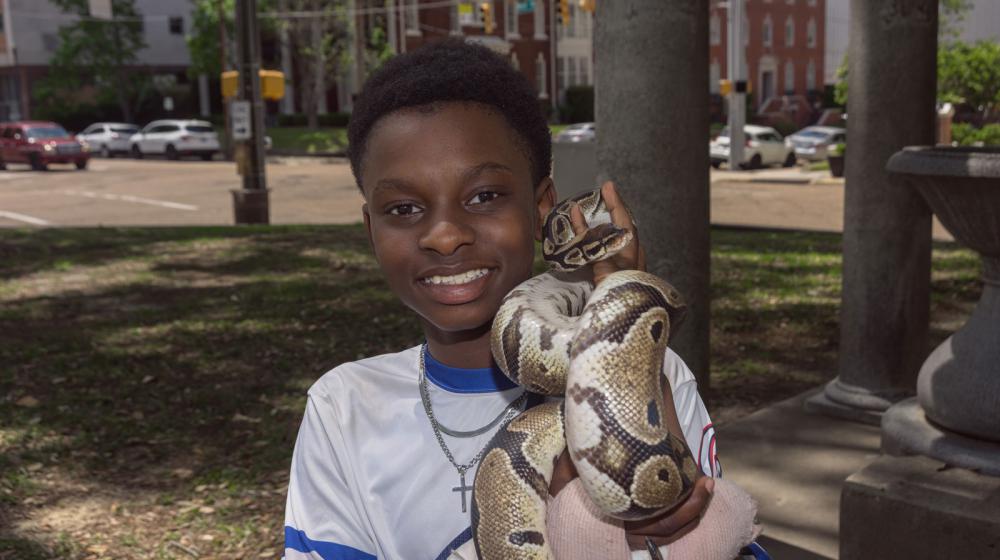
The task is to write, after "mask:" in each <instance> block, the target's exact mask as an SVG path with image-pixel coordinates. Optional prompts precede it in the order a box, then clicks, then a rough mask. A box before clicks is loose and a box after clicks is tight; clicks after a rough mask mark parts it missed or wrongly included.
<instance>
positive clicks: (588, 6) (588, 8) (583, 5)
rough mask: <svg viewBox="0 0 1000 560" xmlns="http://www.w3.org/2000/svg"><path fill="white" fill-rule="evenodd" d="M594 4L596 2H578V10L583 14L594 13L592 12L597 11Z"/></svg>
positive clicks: (591, 0)
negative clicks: (583, 12)
mask: <svg viewBox="0 0 1000 560" xmlns="http://www.w3.org/2000/svg"><path fill="white" fill-rule="evenodd" d="M596 4H597V0H580V9H581V10H583V11H585V12H590V13H594V10H595V9H597V6H596Z"/></svg>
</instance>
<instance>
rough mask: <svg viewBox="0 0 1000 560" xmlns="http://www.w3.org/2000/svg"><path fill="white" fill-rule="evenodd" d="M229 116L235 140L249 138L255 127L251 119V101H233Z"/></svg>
mask: <svg viewBox="0 0 1000 560" xmlns="http://www.w3.org/2000/svg"><path fill="white" fill-rule="evenodd" d="M229 116H230V120H231V122H232V132H233V140H249V139H250V131H251V129H252V128H253V125H252V124H251V120H250V102H249V101H243V100H240V101H233V103H232V105H231V106H230V107H229Z"/></svg>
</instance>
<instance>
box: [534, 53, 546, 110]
mask: <svg viewBox="0 0 1000 560" xmlns="http://www.w3.org/2000/svg"><path fill="white" fill-rule="evenodd" d="M546 78H547V75H546V72H545V56H543V55H542V53H538V58H537V59H535V83H536V84H538V97H541V98H542V99H547V98H548V97H549V92H548V90H549V88H548V82H547V81H546Z"/></svg>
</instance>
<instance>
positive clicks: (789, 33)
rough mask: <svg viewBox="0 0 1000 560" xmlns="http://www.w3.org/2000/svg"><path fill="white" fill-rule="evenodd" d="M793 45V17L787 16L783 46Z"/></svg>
mask: <svg viewBox="0 0 1000 560" xmlns="http://www.w3.org/2000/svg"><path fill="white" fill-rule="evenodd" d="M793 45H795V19H794V18H793V17H792V16H788V19H786V20H785V46H786V47H791V46H793Z"/></svg>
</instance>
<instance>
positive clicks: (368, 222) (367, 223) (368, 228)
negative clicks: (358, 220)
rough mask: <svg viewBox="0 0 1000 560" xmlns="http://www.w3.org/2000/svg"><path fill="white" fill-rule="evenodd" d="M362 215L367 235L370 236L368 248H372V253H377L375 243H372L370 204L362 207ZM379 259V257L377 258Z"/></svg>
mask: <svg viewBox="0 0 1000 560" xmlns="http://www.w3.org/2000/svg"><path fill="white" fill-rule="evenodd" d="M361 215H362V217H364V220H365V233H367V234H368V246H369V247H371V248H372V253H374V252H375V243H374V241H372V217H371V215H370V214H369V213H368V203H367V202H366V203H364V204H362V205H361ZM376 258H377V257H376Z"/></svg>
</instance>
